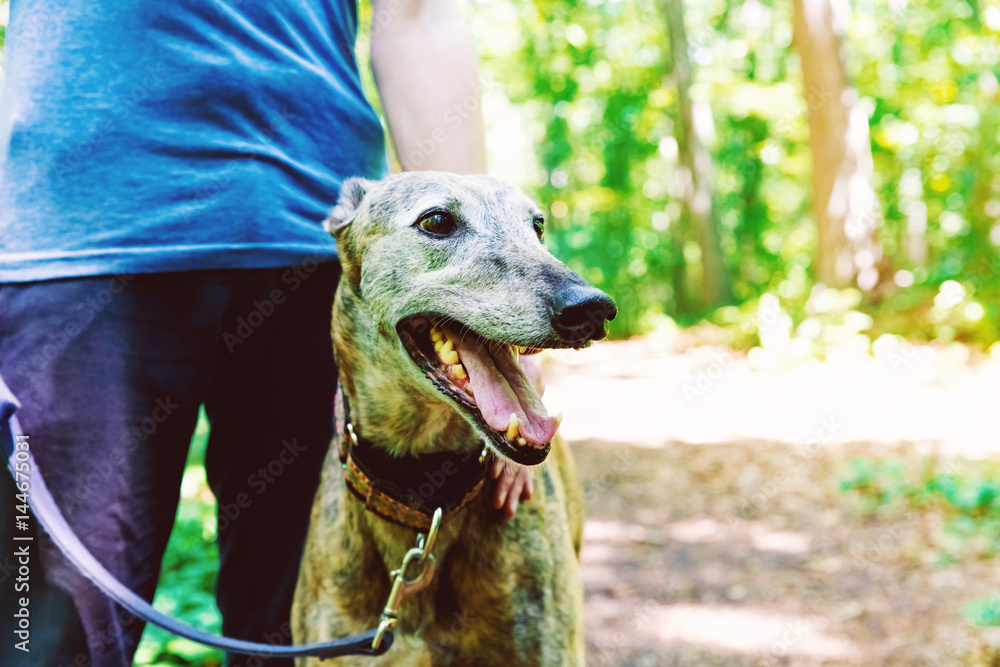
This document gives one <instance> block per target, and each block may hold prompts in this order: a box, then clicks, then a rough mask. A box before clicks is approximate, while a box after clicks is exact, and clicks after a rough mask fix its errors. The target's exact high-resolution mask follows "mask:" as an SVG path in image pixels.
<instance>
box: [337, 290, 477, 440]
mask: <svg viewBox="0 0 1000 667" xmlns="http://www.w3.org/2000/svg"><path fill="white" fill-rule="evenodd" d="M393 335H394V334H393ZM333 345H334V352H335V353H336V355H337V363H338V365H339V366H340V379H341V382H342V388H341V390H342V391H343V392H345V395H346V396H347V399H348V402H349V404H350V408H351V421H352V422H353V425H354V429H355V431H356V432H357V433H359V434H360V435H362V436H363V437H364V438H366V439H367V440H369V441H371V442H372V443H373V444H374V445H375V446H376V447H381V448H384V449H386V450H387V451H389V452H392V453H393V454H396V455H419V454H424V453H430V452H439V451H445V450H458V449H473V448H475V446H476V445H475V443H476V442H478V440H479V439H478V438H477V436H476V435H475V433H474V432H473V430H472V427H471V426H469V424H468V423H467V422H466V421H465V420H464V419H463V418H462V416H461V415H459V414H458V412H457V411H456V410H455V409H454V408H453V407H452V406H451V405H449V404H448V403H446V402H445V400H444V399H443V398H442V397H441V396H440V395H439V394H437V393H436V392H435V391H434V390H433V389H428V388H427V387H426V386H423V385H422V384H421V383H420V379H419V377H417V376H415V374H414V372H413V369H412V368H410V364H411V362H410V361H409V359H405V358H402V357H401V355H400V352H399V349H398V347H397V345H398V343H396V342H395V341H394V340H393V339H392V338H391V337H390V336H386V335H384V334H383V333H382V332H379V331H378V327H377V326H376V324H375V322H374V320H373V319H372V317H371V316H370V314H369V313H368V312H367V311H366V310H365V309H364V307H363V304H362V303H361V300H360V299H359V298H358V296H357V295H356V294H355V293H354V291H353V290H352V289H351V288H350V286H349V285H344V284H342V285H341V286H340V288H339V289H338V290H337V296H336V299H335V300H334V308H333Z"/></svg>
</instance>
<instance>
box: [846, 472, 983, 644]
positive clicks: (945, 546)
mask: <svg viewBox="0 0 1000 667" xmlns="http://www.w3.org/2000/svg"><path fill="white" fill-rule="evenodd" d="M837 486H838V488H839V490H840V491H841V492H843V493H845V494H848V495H850V496H853V497H854V498H855V499H856V500H857V501H858V504H859V507H860V509H861V510H862V511H865V512H877V511H881V510H883V509H887V508H893V507H899V506H905V507H909V508H913V509H918V510H921V511H923V512H934V513H937V514H938V515H940V516H941V517H942V518H943V519H944V521H943V524H942V526H941V530H940V533H939V534H938V535H937V536H936V539H937V541H938V548H939V549H940V550H941V554H940V557H939V559H938V560H939V562H940V563H942V564H947V563H950V562H952V561H955V560H959V559H960V558H962V557H987V558H995V557H996V556H997V555H1000V462H998V461H968V460H956V461H952V462H950V463H948V464H947V465H942V464H941V463H940V462H937V461H934V460H931V459H927V460H925V461H923V462H922V465H921V467H920V468H919V469H913V468H912V467H910V468H909V469H908V468H907V466H905V465H904V463H903V462H902V461H901V460H899V459H893V458H888V459H881V460H879V459H865V458H855V459H852V460H851V461H849V462H847V464H846V465H845V466H844V467H843V469H842V470H841V471H840V472H839V474H838V475H837ZM963 613H964V615H965V617H966V618H967V619H969V621H971V622H972V623H975V624H977V625H1000V592H998V593H996V594H994V595H993V596H992V597H990V598H988V599H978V600H973V601H971V602H969V603H968V604H967V605H966V606H965V608H964V610H963Z"/></svg>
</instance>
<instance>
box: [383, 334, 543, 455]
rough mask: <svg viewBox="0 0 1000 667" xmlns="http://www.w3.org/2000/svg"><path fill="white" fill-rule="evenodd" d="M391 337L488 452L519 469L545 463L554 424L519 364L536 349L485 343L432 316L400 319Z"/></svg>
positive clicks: (487, 341)
mask: <svg viewBox="0 0 1000 667" xmlns="http://www.w3.org/2000/svg"><path fill="white" fill-rule="evenodd" d="M396 333H397V334H398V335H399V339H400V341H402V343H403V347H404V348H405V349H406V351H407V353H408V354H409V355H410V358H411V359H412V360H413V362H414V363H415V364H416V365H417V367H418V368H420V370H421V371H423V373H424V375H426V376H427V378H428V379H429V380H430V381H431V382H432V383H433V384H434V386H436V387H437V388H438V390H439V391H440V392H441V393H443V394H444V395H446V396H447V397H449V398H451V399H452V400H453V401H454V402H455V403H457V404H458V406H459V408H460V409H461V410H462V411H463V412H464V413H465V414H466V415H467V416H469V417H471V418H472V419H473V420H474V421H475V422H476V423H477V424H478V425H479V427H480V429H481V430H482V431H483V432H485V433H487V434H488V435H489V444H490V446H491V448H492V449H494V450H495V451H496V452H497V453H499V454H501V455H502V456H504V457H506V458H508V459H510V460H512V461H514V462H515V463H520V464H522V465H537V464H538V463H541V462H542V461H544V460H545V457H546V456H548V453H549V448H550V445H551V441H552V437H553V436H554V435H555V433H556V429H558V428H559V420H558V419H557V418H556V417H550V416H549V415H548V414H547V413H546V411H545V406H544V405H543V404H542V399H541V397H539V395H538V392H536V391H535V389H534V387H532V386H531V382H530V381H529V380H528V378H527V377H526V376H525V374H524V370H523V369H522V368H521V364H520V363H519V362H518V355H519V354H525V353H527V354H531V353H535V352H538V351H540V350H539V349H537V348H530V349H525V348H521V347H518V346H515V345H510V344H506V343H501V342H499V341H495V340H489V339H487V338H483V337H482V336H480V335H478V334H476V333H475V332H473V331H471V330H470V329H469V328H468V327H466V326H464V325H463V324H461V323H459V322H456V321H455V320H451V319H448V318H445V317H440V316H435V315H414V316H412V317H407V318H404V319H403V320H401V321H400V322H399V323H398V324H397V325H396Z"/></svg>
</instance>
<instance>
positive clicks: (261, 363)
mask: <svg viewBox="0 0 1000 667" xmlns="http://www.w3.org/2000/svg"><path fill="white" fill-rule="evenodd" d="M373 15H374V20H373V25H372V42H371V60H372V67H373V71H374V74H375V80H376V83H377V86H378V89H379V94H380V97H381V100H382V105H383V107H384V109H385V115H386V118H387V120H388V124H389V128H390V130H391V133H392V137H393V139H394V143H395V147H396V154H397V155H398V157H399V160H400V163H401V165H402V167H403V168H404V169H411V168H420V169H436V170H445V171H454V172H465V173H479V172H483V171H485V156H484V154H485V149H484V140H483V126H482V118H481V115H480V114H479V113H469V111H468V109H470V108H475V109H478V106H479V105H478V95H479V92H478V85H477V76H478V74H477V65H476V57H475V52H474V49H473V46H472V41H471V37H470V33H469V30H468V28H467V27H466V26H465V24H464V23H463V21H462V20H461V18H460V16H459V13H458V11H457V9H456V7H455V4H454V2H452V1H451V0H445V1H442V0H438V1H431V0H427V1H421V0H408V1H406V0H385V1H379V0H376V1H375V2H374V3H373ZM356 31H357V14H356V7H355V5H354V3H353V2H351V1H350V0H324V1H320V0H302V1H300V2H294V3H262V2H257V1H255V0H215V1H214V2H205V1H204V0H179V1H178V2H174V3H139V2H132V3H106V2H96V1H95V0H66V1H64V2H59V3H55V2H44V0H13V1H12V2H11V7H10V24H9V29H8V32H7V44H6V53H5V57H6V61H5V69H6V80H5V81H4V87H3V92H2V96H0V376H2V377H3V378H4V379H5V380H6V382H7V383H8V385H9V386H10V388H11V390H12V391H13V392H14V394H15V395H16V396H17V397H18V398H19V399H20V401H21V403H22V409H21V410H20V412H19V417H20V422H21V426H22V428H23V429H24V431H25V432H26V433H27V434H28V435H29V436H30V443H31V449H32V453H33V454H34V456H35V458H36V460H37V462H38V465H39V467H40V468H41V470H42V471H43V472H44V474H45V476H46V478H47V481H48V485H49V488H50V489H51V490H52V491H53V494H54V496H55V498H56V501H57V502H58V503H59V504H60V507H62V508H63V511H64V513H65V515H66V516H67V519H68V520H69V522H70V524H71V525H72V526H73V527H74V529H75V530H76V532H77V534H78V535H79V536H80V538H81V539H82V541H83V542H84V543H85V544H86V545H87V547H88V548H89V549H90V550H91V551H92V553H93V554H94V555H95V556H96V557H97V558H98V560H100V561H101V562H102V563H103V564H104V565H105V566H106V567H107V568H108V569H109V570H110V571H111V572H112V573H113V574H114V575H115V576H117V577H118V578H119V579H120V580H121V581H123V582H124V583H125V584H126V585H128V586H130V587H131V588H132V589H133V590H135V591H136V592H138V593H139V594H141V595H143V596H144V597H146V598H147V599H152V597H153V593H154V589H155V585H156V581H157V577H158V574H159V568H160V561H161V558H162V555H163V551H164V549H165V547H166V543H167V538H168V536H169V533H170V528H171V526H172V524H173V519H174V514H175V511H176V506H177V500H178V492H179V485H180V479H181V475H182V473H183V468H184V462H185V458H186V454H187V444H188V442H189V441H190V436H191V432H192V430H193V428H194V425H195V422H196V420H197V414H198V409H199V406H201V405H202V404H204V405H205V408H206V412H207V414H208V417H209V420H210V422H211V425H212V432H211V436H210V440H209V444H208V449H207V453H206V471H207V475H208V480H209V484H210V486H211V488H212V490H213V492H214V493H215V495H216V498H217V500H218V502H219V505H220V507H221V508H223V510H224V515H225V517H226V521H222V520H221V519H220V522H219V524H220V525H219V531H218V545H219V552H220V571H219V579H218V586H217V593H216V597H217V600H218V604H219V608H220V610H221V612H222V617H223V627H222V629H223V632H224V633H226V634H228V635H231V636H234V637H239V638H243V639H248V640H254V641H272V642H274V641H281V642H284V643H287V642H288V641H290V636H289V633H288V614H289V608H290V605H291V596H292V591H293V589H294V585H295V579H296V574H297V568H298V562H299V558H300V555H301V544H302V540H303V537H304V535H305V530H306V523H307V521H308V515H309V506H310V504H311V501H312V497H313V492H314V490H315V487H316V483H317V481H318V476H319V471H320V466H321V464H322V461H323V459H324V456H325V453H326V449H327V447H328V443H329V441H330V439H331V436H332V416H333V394H334V388H335V382H336V367H335V365H334V362H333V359H332V354H331V348H330V340H329V316H330V312H331V302H332V297H333V292H334V289H335V286H336V283H337V279H338V277H339V267H338V264H337V262H336V249H335V246H334V244H333V243H332V241H331V240H330V238H329V237H328V236H326V235H325V234H324V232H323V231H322V229H321V226H320V223H321V221H322V219H323V218H324V216H325V213H326V211H327V210H328V209H329V208H330V207H331V205H332V204H333V203H334V200H335V198H336V193H337V191H338V187H339V184H340V182H341V181H342V180H343V179H344V178H346V177H348V176H354V175H361V176H366V177H369V178H379V177H381V176H383V175H384V174H385V173H386V165H385V149H384V143H383V135H382V128H381V126H380V123H379V120H378V117H377V116H376V114H375V113H374V111H373V110H372V108H371V106H370V105H369V103H368V102H367V100H366V99H365V97H364V95H363V93H362V90H361V81H360V77H359V74H358V69H357V63H356V62H355V60H354V51H353V47H354V42H355V37H356ZM472 102H475V104H472ZM276 462H277V463H278V464H280V466H279V465H276ZM279 468H280V472H275V471H277V470H279ZM496 472H497V473H498V471H496ZM4 479H5V481H4V482H0V493H2V494H3V501H2V502H0V507H2V508H3V510H2V511H0V515H2V516H0V521H2V525H0V539H2V540H3V543H2V547H0V549H2V550H0V554H2V555H3V557H4V558H5V559H6V560H4V561H2V562H0V566H2V569H0V580H2V584H0V586H2V595H0V597H2V602H0V605H2V607H3V608H2V609H0V613H2V614H3V621H2V623H0V628H2V629H3V633H2V639H0V664H3V665H39V666H44V667H62V666H63V665H66V666H69V665H72V666H73V667H85V666H90V665H94V666H100V667H125V666H126V665H131V664H132V656H133V653H134V651H135V648H136V645H137V643H138V641H139V638H140V635H141V632H142V624H141V623H140V622H138V621H137V620H136V619H135V618H133V617H131V616H130V615H129V614H127V613H125V612H123V611H122V610H121V609H120V608H118V607H117V606H116V605H114V604H113V603H112V602H111V601H109V600H108V599H107V598H105V597H104V596H103V595H102V594H100V593H99V592H98V591H97V590H96V589H95V588H94V587H93V586H92V585H90V584H89V583H88V582H86V581H85V580H83V578H82V577H81V576H80V575H79V574H78V573H76V572H75V571H74V570H73V569H72V567H71V566H69V565H68V564H67V563H66V562H65V560H64V559H63V558H62V557H61V556H60V555H59V554H58V553H56V552H55V549H54V547H52V545H51V544H49V543H47V542H46V541H44V540H43V541H41V542H38V541H36V544H38V545H39V547H40V548H41V557H40V558H38V557H37V552H36V557H34V558H33V560H32V564H31V581H30V587H31V588H30V605H31V606H30V609H31V613H32V626H31V628H32V635H31V638H32V641H31V644H30V647H31V653H23V652H21V651H18V650H16V649H14V648H13V646H12V645H13V644H14V641H13V640H12V636H13V635H12V628H11V622H12V621H11V619H12V613H13V609H14V604H15V599H16V598H17V597H18V595H15V594H14V588H13V586H14V583H15V582H14V577H13V576H11V575H10V574H9V572H10V569H9V565H10V563H11V562H14V558H15V557H14V556H13V550H14V547H13V544H14V543H13V541H12V535H11V533H13V532H15V529H14V520H13V516H12V512H13V511H12V509H11V508H12V505H13V502H12V500H11V499H12V498H13V497H14V488H13V486H12V485H11V484H10V481H9V479H7V478H6V476H4ZM530 492H531V489H530V478H529V476H528V475H526V474H525V475H519V476H518V477H517V478H514V477H512V476H510V475H503V476H501V478H500V480H499V481H498V482H497V484H496V486H495V488H494V489H493V491H492V493H493V494H494V499H495V505H496V506H497V507H498V508H499V507H501V506H504V507H505V513H506V515H507V516H510V515H512V514H513V512H514V511H515V510H516V508H517V502H518V499H520V498H521V497H522V496H527V495H530ZM220 516H221V515H220ZM34 534H35V535H36V536H37V535H38V532H37V531H35V532H34ZM39 539H41V538H39ZM230 661H231V664H239V665H243V664H256V665H268V666H269V667H276V666H279V665H280V666H281V667H285V666H287V665H288V664H290V663H289V662H288V661H281V660H270V661H252V662H251V661H248V660H246V659H245V658H241V657H238V656H236V657H234V656H230ZM234 661H235V662H234Z"/></svg>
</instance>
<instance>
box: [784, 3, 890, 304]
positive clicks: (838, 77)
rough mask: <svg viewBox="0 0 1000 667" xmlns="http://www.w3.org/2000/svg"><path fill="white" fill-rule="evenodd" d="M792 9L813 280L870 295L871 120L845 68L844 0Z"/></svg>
mask: <svg viewBox="0 0 1000 667" xmlns="http://www.w3.org/2000/svg"><path fill="white" fill-rule="evenodd" d="M792 8H793V13H794V22H795V25H794V42H795V48H796V49H797V50H798V52H799V58H800V59H801V62H802V83H803V88H804V93H805V98H806V104H807V119H808V122H809V145H810V148H811V150H812V158H813V204H812V209H813V217H814V218H815V221H816V230H817V240H818V242H817V248H816V279H817V280H818V281H819V282H821V283H823V284H825V285H828V286H830V287H846V286H848V285H850V284H851V283H852V282H854V280H855V279H856V280H857V284H858V285H859V286H860V287H861V288H862V289H865V290H870V289H872V288H873V287H874V286H875V285H876V284H877V283H878V281H879V275H878V269H877V268H876V266H877V263H878V262H879V260H880V259H881V248H880V247H879V245H878V243H877V242H876V240H875V229H876V225H877V221H878V215H879V211H878V202H877V201H876V199H875V192H874V191H873V190H872V187H871V174H872V170H873V164H872V155H871V144H870V140H869V135H868V117H867V116H866V115H865V112H864V110H863V109H861V108H860V107H859V106H858V104H857V102H858V95H857V92H856V91H855V90H854V89H853V88H852V87H851V85H850V82H849V81H848V80H847V72H846V70H845V67H844V54H843V41H844V34H845V32H846V30H847V26H848V23H849V22H850V8H849V6H848V3H847V2H846V0H792Z"/></svg>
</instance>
